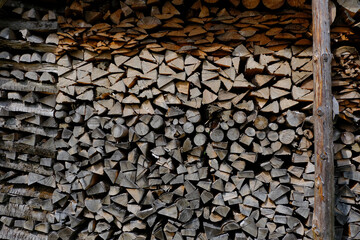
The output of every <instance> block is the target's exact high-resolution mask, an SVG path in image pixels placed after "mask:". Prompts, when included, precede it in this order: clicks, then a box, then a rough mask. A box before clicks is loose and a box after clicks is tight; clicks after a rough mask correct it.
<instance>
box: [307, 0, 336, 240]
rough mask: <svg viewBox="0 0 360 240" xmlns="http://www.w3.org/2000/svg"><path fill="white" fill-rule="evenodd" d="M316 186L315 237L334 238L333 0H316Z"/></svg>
mask: <svg viewBox="0 0 360 240" xmlns="http://www.w3.org/2000/svg"><path fill="white" fill-rule="evenodd" d="M312 14H313V57H314V73H313V74H314V92H315V99H314V107H313V115H314V129H315V131H314V132H315V189H314V191H315V192H314V197H315V201H314V215H313V222H312V226H313V234H314V239H321V240H332V239H334V236H335V230H334V228H335V227H334V189H335V185H334V152H333V109H332V108H333V107H332V106H333V105H332V104H333V103H332V101H333V100H332V93H331V59H332V54H331V49H330V17H329V16H330V14H329V0H313V1H312Z"/></svg>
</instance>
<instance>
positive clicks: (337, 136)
mask: <svg viewBox="0 0 360 240" xmlns="http://www.w3.org/2000/svg"><path fill="white" fill-rule="evenodd" d="M359 79H360V57H359V53H358V50H357V49H356V48H355V47H352V46H341V47H339V48H337V49H335V50H334V61H333V92H334V95H335V97H336V99H337V104H335V105H337V107H335V109H337V111H336V112H335V114H338V116H335V121H336V125H335V127H336V128H335V129H334V141H335V145H334V146H335V148H334V149H335V151H334V152H335V154H336V155H335V161H336V165H335V166H336V177H337V188H338V190H337V191H336V192H337V198H336V203H335V204H336V211H335V213H336V220H337V223H338V225H339V228H338V231H339V234H340V233H341V232H342V231H343V235H344V236H349V238H351V239H360V234H359V232H360V226H359V225H358V223H359V216H360V209H359V207H358V205H359V194H360V192H359V186H360V185H359V184H360V173H359V159H360V156H359V153H360V147H359V143H360V137H359V136H360V132H359V123H360V118H359V116H360V114H359V103H360V93H359V88H358V81H359Z"/></svg>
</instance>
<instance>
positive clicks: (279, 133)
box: [51, 1, 314, 239]
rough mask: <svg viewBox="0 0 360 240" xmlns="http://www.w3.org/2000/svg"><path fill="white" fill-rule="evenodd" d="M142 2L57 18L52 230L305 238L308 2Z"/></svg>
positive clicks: (309, 182) (309, 199)
mask: <svg viewBox="0 0 360 240" xmlns="http://www.w3.org/2000/svg"><path fill="white" fill-rule="evenodd" d="M142 2H143V1H122V2H120V5H119V6H118V7H119V8H115V7H116V6H114V7H112V8H109V9H106V4H103V5H102V8H100V9H101V11H103V12H99V7H97V5H96V4H92V5H90V4H85V3H84V4H82V3H81V2H80V3H79V2H77V1H76V2H75V1H74V2H72V3H70V4H69V7H68V8H67V9H66V11H65V14H66V17H65V18H60V27H61V28H62V31H63V32H62V33H60V40H59V48H58V54H59V59H58V61H57V64H58V66H59V69H58V70H59V80H58V87H59V90H60V92H59V94H58V95H57V98H56V103H57V104H56V107H55V110H56V111H55V117H56V118H57V119H58V121H59V122H61V124H60V127H61V129H62V133H61V137H60V139H59V140H58V141H57V143H56V145H57V149H58V155H57V163H56V166H54V170H55V174H56V179H57V183H58V185H57V186H58V188H57V189H56V190H55V191H54V194H53V198H52V200H53V203H54V204H55V206H56V208H57V209H58V211H59V212H58V213H59V215H58V216H59V218H57V221H58V224H57V225H56V226H60V224H62V227H61V228H60V229H54V231H53V232H52V233H51V237H52V238H53V239H57V238H58V237H60V238H61V239H66V238H69V237H76V238H79V239H85V238H86V239H96V238H99V237H100V238H102V239H117V238H119V239H129V238H137V239H185V238H186V239H244V238H248V239H283V238H284V239H296V238H303V239H311V238H312V233H311V221H312V214H311V213H312V205H313V184H314V183H313V173H314V165H313V162H312V159H311V158H312V151H313V150H312V141H313V131H312V119H311V117H306V116H310V115H311V104H312V98H313V92H312V79H311V74H312V59H311V57H312V49H311V47H310V45H311V40H310V39H309V36H310V35H309V29H308V27H309V25H310V19H311V15H310V14H309V12H297V11H295V10H291V11H288V12H286V11H285V12H278V13H277V14H276V15H262V14H261V13H258V12H246V11H245V12H244V11H242V12H241V10H240V9H241V6H240V5H239V8H238V9H236V8H233V7H231V6H229V8H219V6H220V5H217V4H215V3H207V1H197V2H196V3H195V4H194V3H192V4H191V5H190V6H186V5H185V6H182V5H181V4H179V2H180V1H155V2H153V3H148V5H144V6H143V5H136V4H140V3H142ZM233 2H235V1H233ZM243 2H245V1H243ZM135 3H136V4H135ZM109 5H110V4H109ZM110 6H111V5H110ZM150 9H151V11H149V10H150ZM147 14H149V15H147ZM286 24H288V25H286ZM60 209H62V211H61V210H60Z"/></svg>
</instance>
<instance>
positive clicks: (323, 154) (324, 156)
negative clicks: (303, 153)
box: [320, 153, 328, 160]
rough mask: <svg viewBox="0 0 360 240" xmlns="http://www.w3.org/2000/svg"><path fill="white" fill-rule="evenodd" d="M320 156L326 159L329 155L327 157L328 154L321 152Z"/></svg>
mask: <svg viewBox="0 0 360 240" xmlns="http://www.w3.org/2000/svg"><path fill="white" fill-rule="evenodd" d="M320 158H321V159H322V160H326V159H327V158H328V157H327V155H326V154H325V153H322V154H320Z"/></svg>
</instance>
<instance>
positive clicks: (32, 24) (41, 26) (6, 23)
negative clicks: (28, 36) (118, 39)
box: [0, 20, 58, 32]
mask: <svg viewBox="0 0 360 240" xmlns="http://www.w3.org/2000/svg"><path fill="white" fill-rule="evenodd" d="M5 27H8V28H10V29H13V30H21V29H27V30H30V31H39V32H48V31H57V28H58V24H57V22H56V21H21V20H0V28H5Z"/></svg>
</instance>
